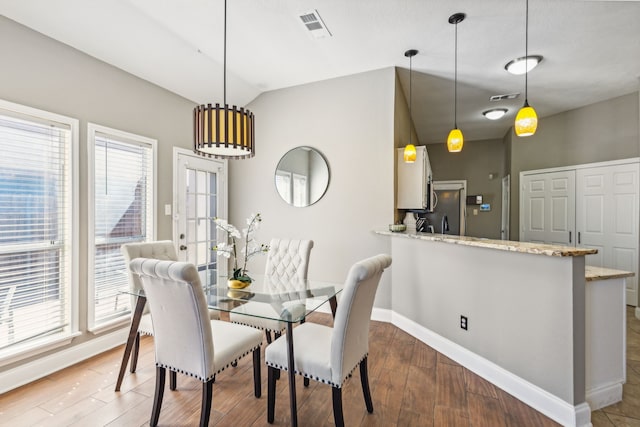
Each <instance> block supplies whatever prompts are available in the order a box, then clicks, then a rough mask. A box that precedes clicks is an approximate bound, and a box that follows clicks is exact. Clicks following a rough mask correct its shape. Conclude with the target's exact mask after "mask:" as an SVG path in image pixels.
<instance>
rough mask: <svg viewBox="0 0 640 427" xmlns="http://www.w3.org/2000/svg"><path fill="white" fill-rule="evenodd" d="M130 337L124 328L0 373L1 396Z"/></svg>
mask: <svg viewBox="0 0 640 427" xmlns="http://www.w3.org/2000/svg"><path fill="white" fill-rule="evenodd" d="M128 335H129V328H122V329H119V330H117V331H114V332H112V333H110V334H106V335H102V336H100V337H97V338H94V339H92V340H89V341H87V342H85V343H82V344H78V345H76V346H73V347H70V348H67V349H65V350H60V351H57V352H55V353H52V354H50V355H48V356H45V357H42V358H40V359H37V360H34V361H33V362H28V363H25V364H23V365H20V366H17V367H15V368H13V369H8V370H6V371H4V372H0V384H1V385H0V394H2V393H6V392H7V391H9V390H12V389H14V388H18V387H20V386H22V385H25V384H28V383H30V382H32V381H35V380H38V379H40V378H43V377H45V376H47V375H49V374H52V373H54V372H56V371H59V370H61V369H63V368H66V367H68V366H71V365H74V364H76V363H78V362H81V361H83V360H86V359H88V358H90V357H93V356H95V355H97V354H100V353H103V352H105V351H107V350H109V349H112V348H114V347H117V346H119V345H122V344H124V343H125V342H126V341H127V336H128Z"/></svg>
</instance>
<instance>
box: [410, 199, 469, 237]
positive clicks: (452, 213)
mask: <svg viewBox="0 0 640 427" xmlns="http://www.w3.org/2000/svg"><path fill="white" fill-rule="evenodd" d="M460 192H461V190H435V193H436V197H437V203H436V206H435V208H434V210H433V212H431V213H425V214H423V215H420V216H421V217H422V216H423V217H424V218H425V219H426V220H427V221H426V224H425V227H424V230H423V231H425V232H430V230H431V229H430V228H429V225H431V226H433V232H434V233H442V232H443V226H444V234H455V235H460V230H461V221H462V220H463V218H461V217H460V203H462V200H461V195H460Z"/></svg>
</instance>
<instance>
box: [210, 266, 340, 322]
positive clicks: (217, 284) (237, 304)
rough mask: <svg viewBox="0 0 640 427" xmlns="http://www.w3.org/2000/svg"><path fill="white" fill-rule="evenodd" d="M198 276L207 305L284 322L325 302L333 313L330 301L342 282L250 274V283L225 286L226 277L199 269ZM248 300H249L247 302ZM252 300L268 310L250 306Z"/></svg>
mask: <svg viewBox="0 0 640 427" xmlns="http://www.w3.org/2000/svg"><path fill="white" fill-rule="evenodd" d="M202 276H204V280H203V284H204V283H206V285H205V286H204V293H205V296H206V297H207V305H208V306H209V308H211V309H215V310H219V311H223V312H231V311H233V312H234V313H239V314H245V315H247V316H253V317H260V318H264V319H270V320H278V321H281V322H285V323H299V322H301V321H304V319H305V318H306V317H307V316H308V315H309V314H311V313H313V312H314V311H316V310H317V309H319V308H320V307H321V306H322V305H323V304H325V303H327V302H329V304H330V306H331V308H332V312H333V313H335V306H334V305H333V303H332V301H334V300H335V297H336V295H337V294H338V293H340V291H342V286H343V285H342V284H336V283H330V282H325V281H319V280H311V279H295V278H289V279H283V278H274V277H267V276H264V275H252V277H253V282H252V283H251V285H249V286H248V287H246V288H244V289H233V288H230V287H229V286H228V284H227V279H226V277H215V276H214V274H212V273H204V274H203V273H201V277H202ZM248 302H251V303H252V304H247V303H248ZM334 302H335V301H334ZM255 304H260V305H262V306H264V307H268V310H264V309H262V310H251V307H252V306H254V307H255Z"/></svg>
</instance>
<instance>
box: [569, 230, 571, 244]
mask: <svg viewBox="0 0 640 427" xmlns="http://www.w3.org/2000/svg"><path fill="white" fill-rule="evenodd" d="M569 243H571V232H569Z"/></svg>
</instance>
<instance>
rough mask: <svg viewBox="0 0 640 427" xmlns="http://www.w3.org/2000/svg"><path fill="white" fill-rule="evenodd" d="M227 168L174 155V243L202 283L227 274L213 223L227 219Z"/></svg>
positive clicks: (181, 153) (217, 162) (189, 154)
mask: <svg viewBox="0 0 640 427" xmlns="http://www.w3.org/2000/svg"><path fill="white" fill-rule="evenodd" d="M226 168H227V165H226V162H225V161H221V160H213V159H207V158H204V157H200V156H196V155H194V154H193V153H192V152H190V151H186V150H180V149H176V150H175V151H174V181H175V182H174V187H175V191H174V198H175V202H174V229H173V233H174V241H175V242H177V245H178V257H179V258H180V260H181V261H188V262H191V263H193V264H195V265H196V266H197V267H198V271H199V272H200V275H201V279H202V280H203V283H210V284H211V283H212V280H215V278H216V277H217V276H219V275H226V274H227V265H226V263H225V262H222V263H220V264H218V259H217V256H216V252H215V251H214V250H212V248H213V247H214V246H215V245H216V244H217V242H218V238H219V237H218V230H217V229H216V227H215V223H214V222H213V220H214V218H216V217H221V218H226V217H227V180H226ZM221 237H224V236H221Z"/></svg>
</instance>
